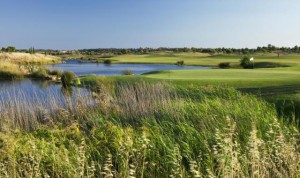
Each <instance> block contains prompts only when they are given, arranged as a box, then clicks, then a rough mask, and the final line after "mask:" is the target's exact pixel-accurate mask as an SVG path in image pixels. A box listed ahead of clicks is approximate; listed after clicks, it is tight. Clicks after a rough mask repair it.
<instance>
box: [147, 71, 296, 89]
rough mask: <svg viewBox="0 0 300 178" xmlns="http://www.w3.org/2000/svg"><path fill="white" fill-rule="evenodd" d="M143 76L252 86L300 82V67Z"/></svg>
mask: <svg viewBox="0 0 300 178" xmlns="http://www.w3.org/2000/svg"><path fill="white" fill-rule="evenodd" d="M143 76H144V77H147V78H154V79H166V80H176V81H177V82H183V83H184V82H186V83H198V84H217V85H229V86H233V87H237V88H250V87H266V86H280V85H290V84H295V83H300V68H298V67H294V68H272V69H204V70H173V71H161V72H154V73H150V74H145V75H143Z"/></svg>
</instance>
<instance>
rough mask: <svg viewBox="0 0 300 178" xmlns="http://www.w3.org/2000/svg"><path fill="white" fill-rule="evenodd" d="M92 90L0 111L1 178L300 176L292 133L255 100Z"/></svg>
mask: <svg viewBox="0 0 300 178" xmlns="http://www.w3.org/2000/svg"><path fill="white" fill-rule="evenodd" d="M99 86H101V87H100V88H99V87H98V90H95V91H97V93H94V94H93V97H91V96H90V95H87V96H86V95H85V96H79V97H76V99H70V100H69V99H66V98H65V99H63V100H64V102H63V103H64V104H61V101H60V100H61V99H62V98H59V97H57V96H51V98H52V99H51V100H49V101H41V100H37V101H34V102H33V103H30V102H32V100H30V102H29V100H28V99H26V98H24V97H22V94H21V96H18V95H17V96H11V97H12V98H11V100H9V101H8V102H1V104H0V108H1V116H0V118H1V119H2V122H1V132H0V143H1V144H0V152H1V154H0V176H1V177H131V178H133V177H226V178H227V177H230V178H232V177H252V178H256V177H257V178H260V177H299V175H300V165H299V164H300V154H299V151H300V150H299V132H298V129H297V128H296V127H294V126H293V125H288V124H286V123H285V122H284V121H283V120H282V118H277V115H276V112H275V109H274V107H273V106H272V105H269V104H267V103H266V102H264V101H262V100H260V99H258V98H255V97H254V96H251V95H244V94H241V93H239V92H237V91H235V90H233V89H226V88H215V87H205V88H195V87H189V88H173V87H171V86H169V85H166V84H163V83H145V82H133V83H126V82H125V83H124V82H123V83H116V84H114V85H113V86H103V85H99ZM96 88H97V87H96ZM40 108H43V109H40ZM44 109H46V110H47V112H42V113H49V114H44V115H45V116H47V117H41V111H43V110H44ZM59 109H60V110H64V113H61V114H57V113H58V110H59ZM28 110H29V111H28ZM37 110H38V111H37ZM24 112H25V113H27V114H24ZM4 113H6V114H4ZM54 113H56V114H54ZM41 118H47V122H43V119H41ZM50 121H51V122H52V123H53V124H49V123H51V122H50ZM10 122H11V123H10ZM16 123H17V124H16ZM62 123H63V124H62ZM8 128H9V129H8ZM8 130H9V131H8Z"/></svg>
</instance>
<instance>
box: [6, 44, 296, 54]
mask: <svg viewBox="0 0 300 178" xmlns="http://www.w3.org/2000/svg"><path fill="white" fill-rule="evenodd" d="M1 51H3V52H15V51H19V52H28V53H31V54H32V53H35V52H39V53H45V54H50V55H61V54H73V53H77V54H84V55H95V54H112V55H122V54H149V53H159V52H173V53H186V52H194V53H196V52H198V53H209V54H239V55H246V54H254V53H267V52H273V53H277V54H278V55H280V54H283V53H297V54H299V53H300V47H299V46H297V45H296V46H294V47H276V46H274V45H271V44H269V45H267V46H261V47H260V46H259V47H257V48H224V47H223V48H195V47H192V48H187V47H184V48H167V47H160V48H142V47H140V48H95V49H79V50H66V51H65V52H64V53H62V51H61V50H51V49H37V50H36V49H35V48H34V47H30V48H29V49H16V48H15V47H14V46H8V47H6V48H5V47H3V48H2V49H1Z"/></svg>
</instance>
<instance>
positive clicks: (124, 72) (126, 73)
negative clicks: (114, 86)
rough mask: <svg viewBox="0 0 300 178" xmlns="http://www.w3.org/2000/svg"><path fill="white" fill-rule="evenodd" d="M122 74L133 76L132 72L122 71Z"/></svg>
mask: <svg viewBox="0 0 300 178" xmlns="http://www.w3.org/2000/svg"><path fill="white" fill-rule="evenodd" d="M122 74H123V75H133V74H134V73H133V71H132V70H123V71H122Z"/></svg>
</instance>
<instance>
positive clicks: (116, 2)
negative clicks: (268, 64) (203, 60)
mask: <svg viewBox="0 0 300 178" xmlns="http://www.w3.org/2000/svg"><path fill="white" fill-rule="evenodd" d="M299 7H300V1H299V0H285V1H284V0H185V1H184V0H26V1H25V0H2V1H1V3H0V24H1V25H0V47H1V46H7V45H13V46H16V47H17V48H26V49H27V48H29V47H30V46H34V47H35V48H47V49H48V48H51V49H82V48H110V47H114V48H127V47H133V48H135V47H213V48H214V47H238V48H244V47H249V48H252V47H257V46H263V45H264V46H266V45H267V44H269V43H270V44H273V45H276V46H295V45H300V23H299V19H300V10H299Z"/></svg>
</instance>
